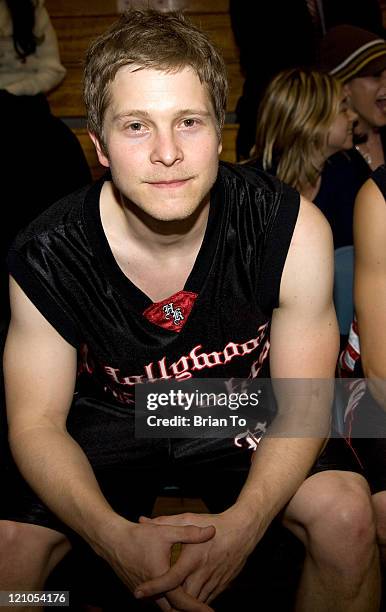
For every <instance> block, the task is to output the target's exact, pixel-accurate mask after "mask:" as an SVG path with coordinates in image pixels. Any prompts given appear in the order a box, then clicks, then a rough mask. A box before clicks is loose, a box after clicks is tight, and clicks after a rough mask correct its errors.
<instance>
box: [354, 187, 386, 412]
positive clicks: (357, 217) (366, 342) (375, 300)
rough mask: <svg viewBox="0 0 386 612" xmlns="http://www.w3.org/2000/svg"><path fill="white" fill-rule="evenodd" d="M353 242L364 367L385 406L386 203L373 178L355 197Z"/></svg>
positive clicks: (372, 388) (355, 290)
mask: <svg viewBox="0 0 386 612" xmlns="http://www.w3.org/2000/svg"><path fill="white" fill-rule="evenodd" d="M354 243H355V282H354V299H355V311H356V315H357V318H358V329H359V340H360V347H361V359H362V366H363V370H364V373H365V376H366V378H369V379H370V381H369V386H370V391H371V393H372V395H373V396H374V397H375V399H376V400H377V402H378V403H379V404H380V405H381V406H382V407H383V408H386V392H385V379H386V202H385V200H384V198H383V196H382V194H381V192H380V191H379V189H378V187H377V186H376V184H375V183H374V181H373V180H371V179H370V180H368V181H367V182H366V183H365V184H364V186H363V187H362V189H361V190H360V191H359V193H358V196H357V199H356V203H355V212H354ZM382 381H383V382H382Z"/></svg>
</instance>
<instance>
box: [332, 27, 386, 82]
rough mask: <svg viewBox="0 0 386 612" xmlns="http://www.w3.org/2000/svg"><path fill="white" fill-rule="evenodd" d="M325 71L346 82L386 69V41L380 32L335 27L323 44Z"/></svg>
mask: <svg viewBox="0 0 386 612" xmlns="http://www.w3.org/2000/svg"><path fill="white" fill-rule="evenodd" d="M320 64H321V68H322V69H323V70H326V71H328V72H329V73H330V74H331V75H333V76H335V77H337V78H338V79H340V80H341V81H343V83H345V82H347V81H349V80H350V79H354V78H356V77H363V76H374V75H376V74H377V73H379V72H382V70H386V42H385V41H384V40H383V38H379V36H377V34H372V33H371V32H367V31H366V30H362V29H361V28H356V27H354V26H350V25H340V26H336V27H335V28H331V30H329V31H328V32H327V34H326V35H325V36H324V38H323V40H322V42H321V47H320Z"/></svg>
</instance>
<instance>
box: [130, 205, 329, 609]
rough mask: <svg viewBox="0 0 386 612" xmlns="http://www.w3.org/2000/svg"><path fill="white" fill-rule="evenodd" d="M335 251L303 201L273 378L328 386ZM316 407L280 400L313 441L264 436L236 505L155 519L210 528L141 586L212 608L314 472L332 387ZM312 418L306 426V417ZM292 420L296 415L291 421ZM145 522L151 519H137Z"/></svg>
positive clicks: (274, 347)
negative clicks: (204, 538) (212, 529)
mask: <svg viewBox="0 0 386 612" xmlns="http://www.w3.org/2000/svg"><path fill="white" fill-rule="evenodd" d="M332 284H333V245H332V238H331V231H330V228H329V226H328V224H327V221H326V220H325V219H324V217H323V216H322V214H321V213H320V212H319V211H318V210H317V208H316V207H315V206H314V205H313V204H311V203H310V202H308V201H305V200H304V199H302V201H301V209H300V213H299V219H298V222H297V224H296V228H295V231H294V235H293V238H292V241H291V246H290V249H289V252H288V256H287V260H286V264H285V267H284V271H283V275H282V281H281V289H280V305H279V308H278V309H277V310H276V311H275V312H274V315H273V320H272V332H271V352H270V360H271V374H272V377H276V378H296V379H330V380H331V383H332V379H333V377H334V371H335V364H336V359H337V355H338V338H339V336H338V327H337V322H336V315H335V310H334V307H333V303H332ZM322 387H323V388H322V389H321V392H322V393H321V395H320V396H319V401H318V403H317V404H316V406H315V405H313V406H312V408H313V409H314V410H315V412H314V413H312V412H311V413H310V405H309V401H308V399H307V398H306V401H304V400H303V399H302V398H301V399H300V400H297V399H296V398H295V400H293V401H290V402H288V398H284V402H283V401H282V398H281V397H280V394H279V396H278V404H279V421H280V427H283V426H285V425H286V424H287V421H288V418H289V422H290V425H291V426H292V424H293V415H294V414H296V413H297V412H298V411H300V417H301V418H299V420H298V422H299V423H301V422H303V418H302V417H304V418H305V419H306V420H307V419H308V420H309V421H316V423H317V427H316V430H315V431H316V435H314V436H312V435H311V434H310V435H309V436H307V435H305V434H307V430H302V431H300V433H299V436H300V437H270V436H266V437H264V438H263V439H262V441H261V442H260V444H259V446H258V448H257V451H256V452H255V455H254V460H253V462H252V465H251V469H250V472H249V476H248V479H247V482H246V483H245V485H244V487H243V489H242V491H241V493H240V495H239V498H238V500H237V502H236V503H235V505H234V506H232V507H231V508H229V509H228V510H226V511H225V512H223V513H221V514H220V515H216V516H214V517H213V516H211V515H194V514H185V515H180V516H176V517H159V518H157V519H154V520H153V522H156V523H157V524H168V523H169V524H170V522H174V524H176V525H178V524H179V525H187V524H195V525H205V524H210V523H213V524H214V525H215V526H216V535H215V537H214V538H213V540H211V541H210V542H207V543H204V544H199V545H194V546H190V545H188V546H186V547H185V548H184V549H183V551H182V554H181V556H180V558H179V559H178V561H177V563H176V564H175V565H174V566H173V568H172V570H171V571H170V572H169V574H168V576H167V577H161V578H159V579H155V580H153V581H151V582H149V583H147V584H142V585H140V587H139V589H140V590H141V591H142V593H144V595H146V596H148V595H153V594H155V593H157V592H162V590H163V589H167V588H171V587H172V586H173V585H174V584H181V583H183V582H184V584H185V585H186V588H187V589H188V590H189V592H190V593H191V594H192V595H194V596H196V597H197V596H198V597H199V598H200V599H202V600H203V601H209V602H210V601H211V600H212V599H213V598H214V597H216V596H217V595H218V594H219V593H220V592H221V591H222V590H224V588H225V587H226V585H227V584H228V583H229V582H230V581H231V580H232V579H233V578H234V577H235V576H236V575H237V574H238V573H239V571H240V570H241V568H242V567H243V565H244V563H245V561H246V558H247V557H248V555H249V554H250V553H251V551H252V550H253V549H254V547H255V545H256V544H257V542H258V541H259V540H260V539H261V537H262V536H263V534H264V532H265V530H266V529H267V527H268V525H269V524H270V522H271V521H272V519H273V518H274V517H275V516H276V515H277V513H278V512H279V511H280V510H281V509H282V508H283V507H284V506H285V504H286V503H288V501H289V500H290V499H291V497H292V496H293V495H294V494H295V492H296V491H297V489H298V488H299V486H300V484H301V483H302V482H303V480H304V479H305V477H306V476H307V473H308V472H309V470H310V468H311V466H312V465H313V463H314V461H315V459H316V457H317V455H318V453H319V452H320V449H321V447H322V445H323V443H324V436H325V435H326V434H327V433H328V426H329V421H330V408H331V400H332V384H331V385H329V384H326V385H323V386H322ZM310 416H311V419H310V418H309V417H310ZM296 420H297V415H296ZM142 520H143V521H147V520H148V519H145V518H144V519H142Z"/></svg>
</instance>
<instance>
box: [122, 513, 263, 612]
mask: <svg viewBox="0 0 386 612" xmlns="http://www.w3.org/2000/svg"><path fill="white" fill-rule="evenodd" d="M139 524H140V525H142V526H146V525H147V526H149V527H150V526H152V527H155V526H158V527H164V528H165V527H169V528H170V527H174V528H176V529H178V528H180V529H181V528H185V529H192V526H195V527H196V528H200V529H199V530H198V531H197V533H196V534H195V535H196V536H197V537H196V538H193V537H192V538H190V539H185V541H183V540H180V542H182V547H181V552H180V555H179V557H178V559H177V561H176V562H175V563H174V564H173V565H172V567H170V566H169V567H168V568H167V569H166V571H164V572H162V573H158V574H155V575H156V577H155V578H152V579H150V580H144V581H142V582H140V583H139V584H138V585H137V586H136V588H135V590H134V595H135V596H136V597H137V598H142V597H153V598H155V599H156V601H157V603H158V605H159V606H160V607H161V609H163V610H183V611H185V610H186V611H189V612H209V611H212V608H210V607H209V605H208V604H210V602H211V601H212V600H213V599H215V597H217V596H218V595H219V594H220V593H221V592H222V591H223V590H224V589H225V588H226V587H227V586H228V585H229V584H230V582H231V581H232V580H233V579H234V578H235V577H236V576H237V575H238V574H239V572H240V571H241V569H242V567H243V566H244V564H245V562H246V560H247V557H248V555H249V554H250V553H251V552H252V550H253V548H254V547H255V545H256V543H257V540H258V538H257V537H256V532H254V533H251V530H249V529H248V526H247V525H245V522H244V521H240V516H239V515H237V512H235V511H234V509H233V508H230V509H229V510H226V511H225V512H222V513H221V514H193V513H185V514H179V515H173V516H160V517H157V518H154V519H150V518H147V517H141V518H140V519H139ZM253 531H254V530H253ZM165 605H166V606H168V605H169V606H170V607H163V606H165Z"/></svg>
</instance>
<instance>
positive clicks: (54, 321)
mask: <svg viewBox="0 0 386 612" xmlns="http://www.w3.org/2000/svg"><path fill="white" fill-rule="evenodd" d="M7 264H8V270H9V273H10V275H11V276H12V278H14V280H15V281H16V282H17V284H18V285H19V286H20V288H21V289H22V291H24V293H25V294H26V296H27V297H28V298H29V299H30V300H31V302H32V303H33V304H34V306H36V308H37V309H38V310H39V312H40V313H41V314H42V315H43V317H44V318H45V319H46V320H47V321H48V323H50V325H52V327H53V328H54V329H55V330H56V331H57V332H58V333H59V334H60V335H61V336H62V338H64V340H66V341H67V342H68V343H69V344H71V345H72V346H73V347H75V348H76V349H78V348H79V346H80V344H81V339H80V335H79V333H78V331H77V329H76V326H75V324H74V323H73V322H72V321H71V318H70V316H69V314H68V313H66V312H65V309H64V308H63V305H62V304H60V303H59V302H57V301H56V300H55V299H54V297H53V296H52V295H51V294H50V293H48V291H47V290H46V288H45V287H44V285H43V284H42V283H40V282H38V281H37V279H36V278H35V275H34V272H33V270H31V269H30V268H29V266H28V265H27V263H26V262H25V261H24V258H23V257H22V256H21V255H20V254H19V253H17V252H16V251H14V250H13V249H11V250H10V251H9V253H8V257H7Z"/></svg>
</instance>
